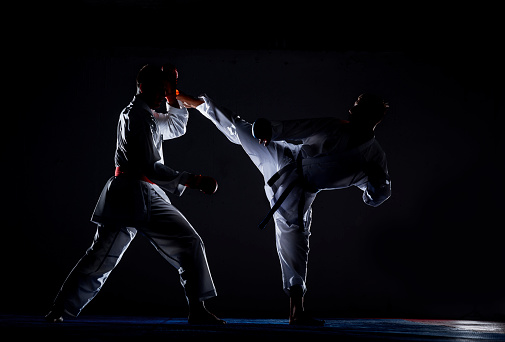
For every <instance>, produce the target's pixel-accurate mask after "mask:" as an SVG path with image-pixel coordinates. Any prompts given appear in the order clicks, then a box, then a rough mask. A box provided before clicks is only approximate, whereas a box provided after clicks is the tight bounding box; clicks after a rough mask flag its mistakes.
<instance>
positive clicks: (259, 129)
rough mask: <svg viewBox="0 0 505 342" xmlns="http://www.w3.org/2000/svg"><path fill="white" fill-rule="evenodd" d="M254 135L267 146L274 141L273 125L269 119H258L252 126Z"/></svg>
mask: <svg viewBox="0 0 505 342" xmlns="http://www.w3.org/2000/svg"><path fill="white" fill-rule="evenodd" d="M252 135H253V137H255V138H256V139H258V140H259V142H260V144H264V145H265V146H267V145H268V144H269V143H270V140H272V124H271V123H270V121H268V120H267V119H263V118H259V119H257V120H256V121H254V123H253V125H252Z"/></svg>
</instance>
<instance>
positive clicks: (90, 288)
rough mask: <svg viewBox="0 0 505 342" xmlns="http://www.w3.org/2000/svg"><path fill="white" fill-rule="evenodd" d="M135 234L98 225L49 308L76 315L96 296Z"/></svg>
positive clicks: (117, 228)
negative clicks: (84, 252) (91, 240)
mask: <svg viewBox="0 0 505 342" xmlns="http://www.w3.org/2000/svg"><path fill="white" fill-rule="evenodd" d="M136 233H137V231H136V230H135V229H134V228H119V227H112V226H103V225H98V229H97V232H96V234H95V237H94V239H93V244H92V245H91V247H90V248H88V250H87V251H86V254H85V255H84V256H83V257H82V258H81V259H80V260H79V262H78V263H77V264H76V265H75V267H74V268H73V269H72V271H71V272H70V274H69V275H68V277H67V279H66V280H65V282H64V283H63V286H62V287H61V290H60V291H59V293H58V295H57V296H56V299H55V301H54V305H53V308H54V309H55V310H60V311H63V310H65V311H66V312H67V313H69V314H71V315H72V316H77V315H79V313H80V312H81V310H82V309H83V308H84V307H85V306H86V305H87V304H88V303H89V302H90V301H91V300H92V299H93V298H94V297H95V296H96V295H97V294H98V292H99V291H100V289H101V288H102V286H103V285H104V283H105V281H106V280H107V278H108V277H109V275H110V273H111V271H112V270H113V269H114V268H115V267H116V265H117V264H118V263H119V261H120V260H121V258H122V256H123V254H124V252H125V251H126V249H127V248H128V246H129V245H130V242H131V241H132V240H133V239H134V238H135V235H136Z"/></svg>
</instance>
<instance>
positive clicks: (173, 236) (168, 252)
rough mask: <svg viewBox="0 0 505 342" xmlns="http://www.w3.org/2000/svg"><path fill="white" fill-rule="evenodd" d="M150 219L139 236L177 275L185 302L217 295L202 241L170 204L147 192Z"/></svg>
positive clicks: (155, 194)
mask: <svg viewBox="0 0 505 342" xmlns="http://www.w3.org/2000/svg"><path fill="white" fill-rule="evenodd" d="M150 191H152V193H151V199H152V200H151V218H150V222H149V224H148V226H147V227H145V228H142V230H141V232H142V233H143V234H144V235H145V236H146V237H147V238H148V239H149V240H150V241H151V243H152V244H153V246H154V247H155V248H156V250H157V251H158V252H159V253H160V254H161V256H162V257H163V258H165V259H166V260H167V261H168V262H169V263H170V264H171V265H172V266H174V267H175V268H176V269H178V271H179V275H180V280H181V285H182V286H183V287H184V291H185V293H186V297H187V298H188V302H189V301H190V300H198V301H204V300H206V299H209V298H212V297H215V296H216V295H217V293H216V289H215V287H214V282H213V280H212V276H211V273H210V270H209V266H208V263H207V256H206V253H205V247H204V244H203V241H202V239H201V238H200V236H199V235H198V233H197V232H196V231H195V229H194V228H193V227H192V226H191V224H190V223H189V222H188V220H187V219H186V218H185V217H184V215H182V213H181V212H180V211H179V210H177V208H175V207H174V206H173V205H172V204H171V203H170V202H168V201H167V200H165V199H163V198H162V197H161V196H160V195H159V194H158V193H157V192H156V191H155V190H154V189H151V190H150Z"/></svg>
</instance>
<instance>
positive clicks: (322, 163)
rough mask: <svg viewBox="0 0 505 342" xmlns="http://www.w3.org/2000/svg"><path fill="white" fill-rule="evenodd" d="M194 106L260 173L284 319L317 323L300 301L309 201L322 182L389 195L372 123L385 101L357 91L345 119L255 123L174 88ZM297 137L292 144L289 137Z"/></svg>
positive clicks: (326, 186) (375, 200) (368, 195)
mask: <svg viewBox="0 0 505 342" xmlns="http://www.w3.org/2000/svg"><path fill="white" fill-rule="evenodd" d="M177 99H179V100H180V101H181V102H182V103H183V104H184V106H185V107H187V108H196V109H197V110H198V111H200V112H201V113H202V114H203V115H204V116H205V117H206V118H207V119H209V120H210V121H211V122H212V123H214V125H215V126H216V127H217V128H218V129H219V130H220V131H221V132H222V133H223V134H224V135H225V136H226V137H227V138H228V140H230V141H231V142H232V143H234V144H238V145H241V146H242V148H243V149H244V151H245V152H246V153H247V154H248V155H249V157H250V159H251V160H252V162H253V163H254V164H255V165H256V167H257V168H258V169H259V171H260V172H261V173H262V175H263V177H264V181H265V193H266V196H267V198H268V200H269V202H270V206H271V210H270V212H269V213H268V214H267V216H266V217H265V219H264V220H263V221H262V222H261V223H260V228H264V227H265V225H266V224H267V223H268V221H269V220H270V219H271V218H273V219H274V223H275V237H276V247H277V253H278V256H279V260H280V264H281V272H282V281H283V288H284V290H285V292H286V293H287V294H288V295H289V297H290V306H289V323H290V324H299V325H323V324H324V321H322V320H318V319H315V318H312V317H311V316H310V315H308V314H307V313H306V311H305V309H304V300H303V299H304V295H305V292H306V291H307V286H306V273H307V261H308V255H309V236H310V226H311V221H312V209H311V206H312V203H313V201H314V199H315V198H316V195H317V193H318V192H319V191H321V190H333V189H342V188H347V187H351V186H356V187H358V188H360V189H361V190H362V191H363V193H362V194H363V195H362V198H363V201H364V203H366V204H367V205H370V206H374V207H375V206H378V205H380V204H381V203H383V202H384V201H385V200H387V199H388V198H389V197H390V195H391V182H390V177H389V174H388V169H387V163H386V155H385V153H384V152H383V150H382V148H381V147H380V145H379V143H378V142H377V140H376V139H375V135H374V130H375V128H376V126H377V124H378V123H379V122H380V121H381V120H382V119H383V117H384V115H385V112H386V109H387V108H388V105H387V103H385V102H384V101H383V100H382V99H380V98H379V97H377V96H375V95H371V94H362V95H360V96H359V97H358V99H357V101H356V102H355V103H354V106H353V107H352V108H351V109H350V110H349V120H341V119H339V118H336V117H327V118H319V119H305V120H288V121H272V122H270V121H269V120H267V119H265V118H260V119H257V120H256V121H255V122H254V123H253V124H251V123H249V122H247V121H245V120H243V119H242V118H241V117H240V116H238V115H237V114H235V113H233V112H232V111H230V110H228V109H226V108H223V107H220V106H217V105H216V104H215V103H214V101H212V100H211V99H210V98H209V97H208V96H206V95H204V96H200V97H199V98H195V97H192V96H189V95H186V94H180V95H179V96H177ZM286 140H289V141H297V142H298V144H294V143H289V142H287V141H286Z"/></svg>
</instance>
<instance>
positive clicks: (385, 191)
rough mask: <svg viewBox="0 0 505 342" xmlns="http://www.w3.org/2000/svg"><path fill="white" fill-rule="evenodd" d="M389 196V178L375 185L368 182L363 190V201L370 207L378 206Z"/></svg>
mask: <svg viewBox="0 0 505 342" xmlns="http://www.w3.org/2000/svg"><path fill="white" fill-rule="evenodd" d="M389 197H391V182H390V181H389V180H387V181H386V182H384V183H382V184H380V185H378V186H375V187H374V186H373V185H372V184H370V183H368V186H367V188H366V190H365V191H364V192H363V202H365V204H367V205H369V206H371V207H378V206H379V205H381V204H382V203H384V202H385V201H386V200H387V199H388V198H389Z"/></svg>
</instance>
